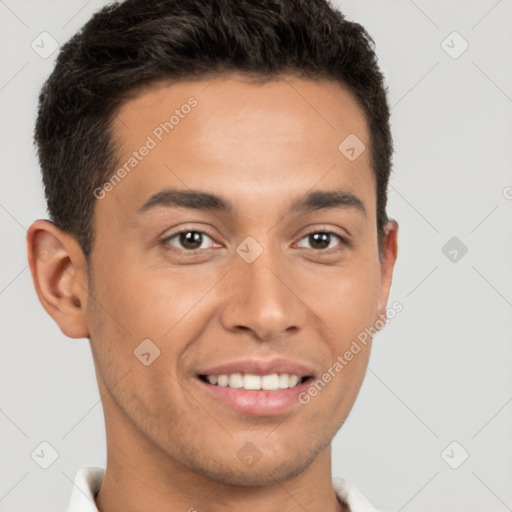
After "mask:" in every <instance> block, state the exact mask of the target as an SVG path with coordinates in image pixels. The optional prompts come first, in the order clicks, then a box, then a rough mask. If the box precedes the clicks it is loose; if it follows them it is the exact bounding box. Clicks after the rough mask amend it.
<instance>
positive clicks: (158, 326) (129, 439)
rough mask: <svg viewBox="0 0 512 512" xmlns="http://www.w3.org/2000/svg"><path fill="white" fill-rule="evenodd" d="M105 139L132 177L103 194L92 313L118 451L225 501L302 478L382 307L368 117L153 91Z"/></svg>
mask: <svg viewBox="0 0 512 512" xmlns="http://www.w3.org/2000/svg"><path fill="white" fill-rule="evenodd" d="M191 97H193V98H194V100H191V101H189V98H191ZM194 101H195V102H196V103H194ZM183 105H189V107H188V108H187V107H183ZM176 109H177V110H178V111H179V112H178V113H175V110H176ZM173 114H174V115H175V118H173V119H172V120H171V122H170V124H168V125H166V129H167V131H168V133H167V131H166V129H164V128H163V127H162V126H161V123H165V122H169V119H170V118H171V116H172V115H173ZM178 118H179V121H176V119H178ZM170 126H171V128H170ZM114 134H115V135H114V140H115V142H116V144H117V145H118V147H119V168H121V167H122V166H123V165H125V163H127V166H126V167H125V170H127V169H129V172H126V175H125V176H124V174H125V173H123V172H121V174H120V178H121V179H120V180H117V181H116V182H115V186H112V187H108V186H107V187H106V189H103V190H104V191H105V190H107V189H108V191H106V192H105V193H104V192H103V191H102V192H100V193H98V197H100V196H101V197H102V199H99V200H97V201H96V206H95V218H94V229H95V232H96V236H95V242H94V249H93V252H92V256H91V261H92V263H91V265H92V266H91V268H90V269H89V272H90V278H91V282H90V283H89V290H90V292H91V294H92V297H94V299H92V298H91V299H90V300H89V301H88V304H87V323H88V326H89V329H90V338H91V345H92V349H93V354H94V359H95V364H96V371H97V377H98V381H99V386H100V392H101V393H102V394H103V393H104V392H105V390H107V389H109V390H110V396H109V397H107V398H105V399H104V408H105V416H106V421H107V434H108V433H109V431H110V432H111V439H112V441H111V444H114V443H115V444H116V447H117V448H116V449H118V450H119V449H121V450H122V449H123V448H122V446H123V445H125V446H126V444H129V445H130V446H131V447H133V446H134V445H135V444H137V443H139V444H140V443H144V445H145V446H146V447H147V449H148V450H149V451H151V452H152V453H153V454H154V455H155V456H156V457H158V458H159V460H161V461H165V460H173V461H175V462H176V463H177V464H180V465H182V466H184V467H186V468H188V469H192V470H195V471H197V472H199V473H202V474H204V475H207V476H211V477H213V478H215V479H217V480H221V481H224V482H228V483H232V484H239V485H258V484H264V483H265V482H271V481H272V480H273V479H282V478H286V477H290V476H293V475H296V474H298V473H299V472H301V471H303V470H304V469H305V468H306V467H308V465H309V464H310V463H311V462H312V461H313V460H315V458H316V457H317V456H319V455H320V454H322V453H326V450H327V449H328V447H329V445H330V442H331V440H332V438H333V436H334V435H335V433H336V431H337V430H338V429H339V428H340V426H341V425H342V423H343V422H344V421H345V419H346V417H347V415H348V413H349V411H350V409H351V407H352V405H353V403H354V400H355V398H356V396H357V393H358V391H359V388H360V385H361V382H362V380H363V377H364V374H365V370H366V367H367V363H368V357H369V349H370V343H368V344H367V345H366V346H363V345H361V344H360V345H361V346H362V350H361V351H359V352H358V353H357V354H356V355H354V357H353V359H352V360H350V361H347V362H346V363H347V364H344V365H342V366H343V367H342V369H339V366H336V368H338V371H333V370H332V368H333V365H334V364H335V362H336V361H339V359H338V356H343V354H344V353H345V352H346V351H347V350H349V349H350V346H351V343H352V341H353V340H355V339H356V338H357V336H358V334H360V333H361V332H362V331H364V329H365V328H367V327H369V326H372V325H374V324H375V322H376V320H378V319H379V314H380V313H382V312H383V311H384V310H385V307H386V302H387V293H388V291H389V284H390V272H383V271H382V270H383V267H382V266H381V264H380V262H379V254H378V245H377V228H376V213H375V212H376V189H375V180H374V176H373V172H372V169H371V167H370V151H369V132H368V128H367V125H366V122H365V118H364V115H363V113H362V111H361V110H360V109H359V108H358V106H357V104H356V102H355V101H354V99H353V98H352V96H351V95H350V94H349V93H348V92H347V91H346V90H345V89H344V88H342V87H341V86H340V85H338V84H335V83H331V82H313V81H308V80H302V79H292V81H291V82H290V83H287V82H286V81H284V80H283V81H276V82H270V83H267V84H264V85H255V84H250V83H249V82H247V81H245V80H244V79H243V78H242V77H235V76H233V77H231V78H228V77H224V78H217V79H215V80H214V81H213V82H211V81H206V80H205V81H197V82H189V83H185V82H181V83H176V84H173V85H169V84H167V85H159V86H158V87H157V86H154V87H152V88H149V89H147V90H145V91H143V92H141V93H140V94H139V95H137V96H136V97H135V98H134V99H131V100H129V101H128V102H127V103H126V104H125V105H124V106H123V107H122V108H121V110H120V111H119V112H118V115H117V116H116V118H115V123H114ZM351 134H353V135H355V136H356V137H357V138H358V139H359V140H360V141H362V142H363V143H364V144H365V145H366V150H364V151H363V152H362V153H361V154H360V155H359V156H358V157H357V158H356V159H355V160H354V159H353V158H351V159H349V158H347V155H349V156H352V152H351V151H350V150H349V151H348V153H347V152H344V153H343V152H341V151H340V149H338V146H339V144H340V143H341V142H342V141H343V140H344V139H346V137H348V136H349V135H351ZM148 137H149V138H148ZM350 140H355V139H349V141H350ZM141 146H146V148H148V149H147V151H145V150H140V148H141ZM134 151H136V152H137V154H136V155H135V156H134V155H133V152H134ZM357 151H358V148H356V154H357ZM143 154H145V156H144V155H143ZM130 158H134V159H135V160H130ZM351 160H352V161H351ZM172 192H174V193H176V192H182V193H185V194H191V193H192V192H196V193H202V194H210V195H213V196H217V198H218V200H215V199H213V200H212V198H209V199H208V198H206V199H208V201H206V202H205V196H201V197H196V198H195V199H194V198H192V199H191V198H190V196H185V195H184V194H182V195H176V194H174V195H173V194H172ZM324 193H326V194H327V196H323V195H322V194H324ZM329 194H330V195H329ZM352 196H353V197H352ZM322 198H323V201H322ZM201 199H202V200H201ZM358 201H360V204H359V202H358ZM221 203H222V204H221ZM180 233H181V235H180ZM329 233H331V234H329ZM391 267H392V265H391ZM143 340H150V341H144V343H143V345H141V343H142V342H143ZM139 345H140V347H139ZM156 347H158V349H159V351H160V352H159V356H158V357H157V353H158V349H157V348H156ZM134 351H135V353H134ZM144 363H146V364H144ZM329 368H331V377H332V378H331V379H330V382H328V383H326V384H325V386H324V387H323V388H322V389H321V391H319V392H318V393H317V394H316V396H314V397H311V400H310V401H309V403H307V404H305V405H303V404H302V403H301V402H300V401H299V400H298V396H299V393H303V394H302V395H301V396H303V397H304V396H305V395H304V393H305V392H307V391H308V389H309V388H310V386H311V384H312V383H313V382H314V381H315V380H317V379H321V378H322V375H323V374H324V372H326V371H328V369H329ZM251 374H253V375H255V376H256V377H251V376H250V375H251ZM286 374H289V376H288V377H286ZM220 375H227V376H228V377H224V376H222V377H220ZM246 375H249V377H246ZM276 375H277V377H276ZM332 375H334V376H332ZM209 380H210V381H211V382H213V384H212V383H210V382H209ZM226 380H227V381H228V383H229V384H230V385H229V386H227V387H224V385H225V384H226ZM216 381H217V384H215V382H216ZM297 381H298V383H297ZM302 381H305V382H302ZM295 383H296V384H297V385H295V386H293V385H294V384H295ZM219 384H221V385H219ZM242 385H243V386H245V387H256V388H258V387H259V386H263V387H267V388H269V389H268V390H254V389H252V390H247V389H243V388H242V389H240V387H239V386H242ZM279 385H281V386H282V387H283V388H284V389H275V388H276V387H279ZM231 386H233V387H231ZM286 386H293V387H290V388H286ZM303 401H305V400H303ZM114 438H115V439H114ZM109 442H110V440H109ZM130 446H129V447H130ZM130 449H131V448H130ZM255 461H256V462H255Z"/></svg>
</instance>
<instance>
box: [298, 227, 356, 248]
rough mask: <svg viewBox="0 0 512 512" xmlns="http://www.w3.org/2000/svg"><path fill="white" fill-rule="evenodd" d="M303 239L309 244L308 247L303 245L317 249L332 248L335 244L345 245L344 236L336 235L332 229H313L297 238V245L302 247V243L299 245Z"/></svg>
mask: <svg viewBox="0 0 512 512" xmlns="http://www.w3.org/2000/svg"><path fill="white" fill-rule="evenodd" d="M303 240H306V242H307V243H308V244H309V247H308V246H305V247H306V248H308V249H314V250H319V251H324V250H327V249H332V248H333V247H336V245H347V241H346V239H345V238H343V237H342V236H340V235H337V234H336V233H333V232H332V231H315V232H312V233H309V234H308V235H306V236H305V237H303V238H301V239H300V240H299V242H298V245H299V247H304V245H301V242H302V241H303ZM340 242H341V244H340Z"/></svg>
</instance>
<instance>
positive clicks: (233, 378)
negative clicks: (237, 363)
mask: <svg viewBox="0 0 512 512" xmlns="http://www.w3.org/2000/svg"><path fill="white" fill-rule="evenodd" d="M229 387H230V388H243V387H244V378H243V377H242V374H241V373H233V374H232V375H230V376H229Z"/></svg>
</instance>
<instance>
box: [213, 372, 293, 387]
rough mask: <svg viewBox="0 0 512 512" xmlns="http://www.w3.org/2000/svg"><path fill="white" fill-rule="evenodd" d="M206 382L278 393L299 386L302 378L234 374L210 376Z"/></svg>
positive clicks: (282, 374) (274, 374)
mask: <svg viewBox="0 0 512 512" xmlns="http://www.w3.org/2000/svg"><path fill="white" fill-rule="evenodd" d="M206 380H207V381H208V382H209V383H210V384H216V385H217V386H221V387H223V388H225V387H230V388H236V389H247V390H265V391H277V390H278V389H287V388H292V387H294V386H296V385H297V384H299V382H300V381H301V378H300V377H299V376H297V375H291V374H289V373H281V374H280V375H278V374H277V373H272V374H270V375H263V376H259V375H252V374H246V375H242V374H241V373H232V374H230V375H208V376H206Z"/></svg>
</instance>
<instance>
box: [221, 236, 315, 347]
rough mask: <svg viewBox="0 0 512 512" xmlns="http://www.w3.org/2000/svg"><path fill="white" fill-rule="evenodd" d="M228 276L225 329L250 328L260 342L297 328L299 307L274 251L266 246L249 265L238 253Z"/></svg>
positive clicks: (299, 319) (300, 313)
mask: <svg viewBox="0 0 512 512" xmlns="http://www.w3.org/2000/svg"><path fill="white" fill-rule="evenodd" d="M241 245H242V248H246V247H245V246H243V244H241ZM230 274H231V275H230V279H231V281H230V283H229V292H228V299H227V302H226V304H225V307H224V311H223V322H224V325H225V327H226V328H229V329H250V330H251V331H253V333H254V334H255V335H256V336H257V337H259V338H260V339H271V338H275V337H278V336H280V335H281V334H282V333H283V332H284V331H286V330H291V329H293V328H295V329H296V328H298V327H300V321H301V318H304V316H305V315H304V314H303V313H304V312H303V311H301V309H302V304H301V302H300V300H299V299H298V298H297V296H296V295H295V294H294V293H293V291H292V290H291V289H290V286H292V283H289V282H288V281H290V278H289V276H290V272H288V271H286V261H284V258H283V257H282V255H279V253H278V251H277V250H272V249H271V248H270V247H267V248H265V249H264V250H263V251H262V252H261V254H259V256H257V257H256V258H255V259H254V260H253V261H251V262H248V260H246V259H244V255H243V253H242V256H240V257H239V256H237V258H236V259H235V263H234V268H233V271H232V272H230Z"/></svg>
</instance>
